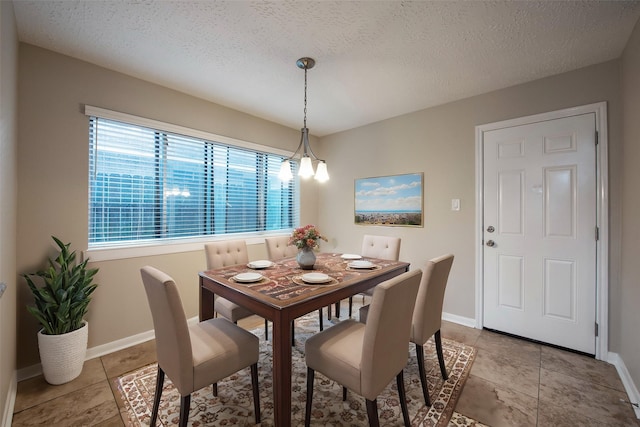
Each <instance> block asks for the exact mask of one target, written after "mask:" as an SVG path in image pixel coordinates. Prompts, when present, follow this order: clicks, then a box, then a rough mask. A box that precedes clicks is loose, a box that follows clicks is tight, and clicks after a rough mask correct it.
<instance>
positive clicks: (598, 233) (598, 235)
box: [596, 227, 600, 241]
mask: <svg viewBox="0 0 640 427" xmlns="http://www.w3.org/2000/svg"><path fill="white" fill-rule="evenodd" d="M597 240H600V227H596V241H597Z"/></svg>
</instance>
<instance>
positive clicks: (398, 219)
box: [355, 172, 424, 227]
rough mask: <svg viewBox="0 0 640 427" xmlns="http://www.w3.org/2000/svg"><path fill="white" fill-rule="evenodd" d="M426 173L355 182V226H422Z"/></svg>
mask: <svg viewBox="0 0 640 427" xmlns="http://www.w3.org/2000/svg"><path fill="white" fill-rule="evenodd" d="M423 180H424V174H423V173H422V172H420V173H409V174H404V175H391V176H379V177H375V178H359V179H356V180H355V223H356V224H359V225H389V226H408V227H422V226H423V194H422V191H423V190H422V188H423Z"/></svg>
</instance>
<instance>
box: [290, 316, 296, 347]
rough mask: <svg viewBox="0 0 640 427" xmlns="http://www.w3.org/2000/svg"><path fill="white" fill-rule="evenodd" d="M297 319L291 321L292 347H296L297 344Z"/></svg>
mask: <svg viewBox="0 0 640 427" xmlns="http://www.w3.org/2000/svg"><path fill="white" fill-rule="evenodd" d="M294 322H295V321H294V320H292V321H291V347H295V345H296V324H295V323H294Z"/></svg>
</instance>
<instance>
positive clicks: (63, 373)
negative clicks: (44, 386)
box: [22, 236, 98, 384]
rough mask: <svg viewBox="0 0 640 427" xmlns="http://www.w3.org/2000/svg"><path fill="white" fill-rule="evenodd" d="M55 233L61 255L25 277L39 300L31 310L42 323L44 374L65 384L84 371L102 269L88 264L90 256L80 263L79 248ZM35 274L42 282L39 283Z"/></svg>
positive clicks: (52, 381)
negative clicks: (74, 248) (90, 319)
mask: <svg viewBox="0 0 640 427" xmlns="http://www.w3.org/2000/svg"><path fill="white" fill-rule="evenodd" d="M51 237H52V238H53V240H54V241H55V242H56V244H57V245H58V248H59V254H58V256H57V257H56V258H55V259H53V260H52V259H51V258H49V266H48V268H46V269H44V270H41V271H38V272H36V273H28V274H23V275H22V277H24V279H25V280H26V281H27V285H29V289H31V293H32V295H33V298H34V301H35V305H34V306H27V310H28V311H29V313H31V314H32V315H33V316H34V317H35V318H36V319H37V320H38V322H39V323H40V325H41V326H42V329H41V330H40V331H39V332H38V349H39V351H40V361H41V363H42V371H43V373H44V378H45V380H46V381H47V382H48V383H50V384H63V383H66V382H69V381H71V380H73V379H74V378H76V377H77V376H78V375H80V373H81V372H82V366H83V365H84V358H85V356H86V352H87V339H88V337H89V324H88V323H87V321H86V320H85V319H84V316H85V314H86V313H87V308H88V305H89V302H90V301H91V298H90V296H91V294H92V293H93V291H95V290H96V287H97V286H98V285H97V284H95V283H93V277H94V276H95V275H96V273H97V272H98V269H97V268H92V269H89V268H87V262H88V261H89V260H88V259H85V260H84V261H82V262H81V263H79V264H78V263H76V252H75V251H71V250H70V249H69V247H70V246H71V244H70V243H66V244H65V243H62V241H60V239H58V238H56V237H54V236H51ZM35 278H39V280H38V281H39V282H42V286H37V284H36V282H35V281H34V279H35Z"/></svg>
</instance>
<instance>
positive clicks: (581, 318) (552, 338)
mask: <svg viewBox="0 0 640 427" xmlns="http://www.w3.org/2000/svg"><path fill="white" fill-rule="evenodd" d="M595 120H596V117H595V114H594V113H589V114H581V115H577V116H573V117H566V118H559V119H555V120H548V121H543V122H538V123H532V124H525V125H520V126H513V127H507V128H502V129H496V130H490V131H487V132H485V133H484V134H483V156H484V160H483V161H484V177H483V180H484V183H483V185H484V201H483V206H484V212H483V240H484V246H483V248H484V254H483V255H484V273H483V274H484V277H483V281H484V290H483V304H484V307H483V313H484V318H483V324H484V326H485V327H487V328H491V329H496V330H499V331H503V332H508V333H511V334H515V335H518V336H522V337H526V338H531V339H534V340H537V341H541V342H545V343H549V344H554V345H559V346H562V347H566V348H570V349H574V350H578V351H582V352H585V353H589V354H595V335H596V332H595V324H596V264H597V260H596V225H597V222H596V209H597V205H596V203H597V199H596V122H595Z"/></svg>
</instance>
